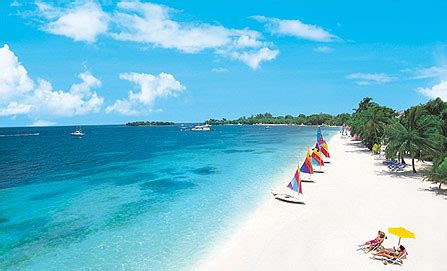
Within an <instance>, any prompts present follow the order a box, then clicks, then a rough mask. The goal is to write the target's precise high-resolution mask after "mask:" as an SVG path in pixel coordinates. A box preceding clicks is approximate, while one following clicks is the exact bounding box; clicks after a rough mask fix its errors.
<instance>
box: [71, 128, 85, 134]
mask: <svg viewBox="0 0 447 271" xmlns="http://www.w3.org/2000/svg"><path fill="white" fill-rule="evenodd" d="M70 134H71V135H72V136H83V135H85V133H83V132H82V130H81V128H79V129H77V130H76V131H74V132H73V133H70Z"/></svg>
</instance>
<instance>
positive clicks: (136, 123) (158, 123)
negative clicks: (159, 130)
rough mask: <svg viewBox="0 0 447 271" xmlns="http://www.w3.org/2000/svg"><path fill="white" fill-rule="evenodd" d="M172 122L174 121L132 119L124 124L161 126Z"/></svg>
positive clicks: (172, 123)
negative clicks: (132, 120)
mask: <svg viewBox="0 0 447 271" xmlns="http://www.w3.org/2000/svg"><path fill="white" fill-rule="evenodd" d="M174 124H175V123H174V122H169V121H134V122H128V123H126V126H163V125H174Z"/></svg>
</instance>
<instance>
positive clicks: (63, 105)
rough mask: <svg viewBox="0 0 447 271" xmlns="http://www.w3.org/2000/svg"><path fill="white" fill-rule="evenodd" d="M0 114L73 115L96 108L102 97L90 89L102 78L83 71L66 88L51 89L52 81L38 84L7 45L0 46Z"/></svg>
mask: <svg viewBox="0 0 447 271" xmlns="http://www.w3.org/2000/svg"><path fill="white" fill-rule="evenodd" d="M0 71H1V73H0V90H1V92H0V98H1V99H0V115H2V116H10V115H20V114H30V115H33V116H40V115H46V116H73V115H84V114H87V113H91V112H98V111H99V110H100V108H101V105H102V103H103V101H104V99H103V98H102V97H100V96H98V95H97V94H96V92H94V91H92V89H93V88H97V87H100V86H101V81H99V80H98V79H97V78H95V77H94V76H93V75H91V74H90V73H89V72H84V73H81V74H80V75H79V78H80V79H81V83H77V84H73V85H72V86H71V88H70V89H69V90H68V91H62V90H54V89H53V87H52V86H51V83H50V82H48V81H46V80H43V79H38V83H37V86H36V84H35V83H34V81H33V80H31V78H29V77H28V74H27V71H26V69H25V68H24V67H23V66H22V65H21V64H20V63H19V62H18V59H17V57H16V56H15V54H14V53H13V52H12V51H11V50H10V49H9V47H8V46H7V45H5V46H3V48H1V49H0Z"/></svg>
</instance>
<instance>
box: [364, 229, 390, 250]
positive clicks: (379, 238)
mask: <svg viewBox="0 0 447 271" xmlns="http://www.w3.org/2000/svg"><path fill="white" fill-rule="evenodd" d="M384 239H385V233H384V232H383V231H378V232H377V237H376V238H374V239H373V240H369V241H367V242H365V243H363V244H361V245H359V246H360V247H366V246H367V249H368V250H371V249H373V248H374V247H376V246H377V245H378V244H381V243H382V242H383V240H384Z"/></svg>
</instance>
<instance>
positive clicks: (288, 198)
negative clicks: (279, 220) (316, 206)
mask: <svg viewBox="0 0 447 271" xmlns="http://www.w3.org/2000/svg"><path fill="white" fill-rule="evenodd" d="M298 164H299V163H298ZM287 188H288V189H290V190H289V192H286V193H275V192H272V195H273V197H274V198H275V199H277V200H280V201H285V202H290V203H298V204H304V201H303V199H302V198H301V197H300V195H302V194H303V187H302V184H301V178H300V169H299V168H298V169H297V170H296V171H295V174H294V175H293V178H292V181H290V183H289V184H288V185H287ZM290 192H292V193H290ZM295 193H296V195H295Z"/></svg>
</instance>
